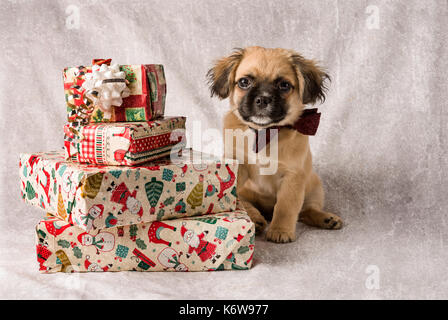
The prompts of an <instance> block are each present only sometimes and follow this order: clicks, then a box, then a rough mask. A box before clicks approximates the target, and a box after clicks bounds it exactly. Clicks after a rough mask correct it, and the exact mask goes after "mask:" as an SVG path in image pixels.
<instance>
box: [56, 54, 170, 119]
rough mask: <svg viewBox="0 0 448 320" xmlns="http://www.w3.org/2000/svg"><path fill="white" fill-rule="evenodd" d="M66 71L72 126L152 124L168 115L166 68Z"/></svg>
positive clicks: (98, 64) (98, 65)
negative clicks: (97, 123) (129, 123)
mask: <svg viewBox="0 0 448 320" xmlns="http://www.w3.org/2000/svg"><path fill="white" fill-rule="evenodd" d="M110 64H111V59H107V60H101V59H97V60H93V65H92V66H79V67H69V68H65V69H64V91H65V100H66V103H67V112H68V121H69V123H70V124H71V125H73V126H77V125H86V124H88V123H92V122H126V121H128V122H134V121H149V120H152V119H156V118H158V117H161V116H163V114H164V112H165V99H166V80H165V73H164V70H163V65H158V64H146V65H118V64H114V65H110Z"/></svg>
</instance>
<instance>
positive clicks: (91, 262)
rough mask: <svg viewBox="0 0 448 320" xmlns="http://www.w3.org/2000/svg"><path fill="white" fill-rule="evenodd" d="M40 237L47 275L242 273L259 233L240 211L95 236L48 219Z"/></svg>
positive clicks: (41, 260)
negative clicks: (154, 272) (87, 273)
mask: <svg viewBox="0 0 448 320" xmlns="http://www.w3.org/2000/svg"><path fill="white" fill-rule="evenodd" d="M36 235H37V237H36V239H37V243H36V250H37V261H38V263H39V270H40V271H41V272H43V273H53V272H88V271H126V270H133V271H212V270H226V269H233V270H242V269H249V268H250V267H251V265H252V257H253V254H254V242H255V227H254V224H253V223H252V221H251V220H250V218H249V217H248V215H247V214H246V212H244V211H243V210H240V209H238V210H236V211H233V212H223V213H217V214H213V215H206V216H201V217H189V218H183V219H174V220H167V221H155V222H147V223H141V224H135V225H129V226H124V227H113V228H107V229H103V230H96V231H95V232H90V233H88V232H85V230H83V229H81V228H78V227H76V226H72V225H70V224H69V223H67V222H65V221H63V220H61V219H59V218H57V217H46V218H44V219H43V220H42V221H40V222H39V223H38V225H37V227H36Z"/></svg>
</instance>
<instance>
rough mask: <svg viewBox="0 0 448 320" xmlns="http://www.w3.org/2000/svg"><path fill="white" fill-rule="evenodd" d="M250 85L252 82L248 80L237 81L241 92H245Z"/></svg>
mask: <svg viewBox="0 0 448 320" xmlns="http://www.w3.org/2000/svg"><path fill="white" fill-rule="evenodd" d="M251 85H252V80H251V79H250V78H241V79H240V80H238V87H240V88H241V89H243V90H247V89H249V88H250V86H251Z"/></svg>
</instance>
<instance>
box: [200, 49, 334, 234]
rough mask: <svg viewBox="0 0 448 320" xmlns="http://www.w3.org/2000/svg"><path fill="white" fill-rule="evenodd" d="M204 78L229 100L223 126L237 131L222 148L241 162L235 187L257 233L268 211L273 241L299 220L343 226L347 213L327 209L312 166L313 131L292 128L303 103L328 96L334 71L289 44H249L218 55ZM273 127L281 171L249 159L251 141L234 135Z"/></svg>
mask: <svg viewBox="0 0 448 320" xmlns="http://www.w3.org/2000/svg"><path fill="white" fill-rule="evenodd" d="M207 78H208V80H209V84H210V91H211V95H212V97H213V96H218V97H219V98H220V99H225V98H229V100H230V111H228V113H227V114H226V116H225V118H224V129H225V130H226V129H233V132H236V133H234V136H233V138H234V141H230V143H229V141H225V154H226V155H229V154H231V155H232V156H233V158H237V159H238V160H239V161H240V163H241V164H240V166H239V171H238V183H237V194H238V197H239V198H240V200H241V202H242V204H243V206H244V207H245V209H246V210H247V212H248V214H249V216H250V217H251V219H252V221H254V223H255V225H256V231H257V233H260V232H262V231H263V230H264V229H265V228H266V226H267V220H266V219H269V218H270V217H272V221H271V223H270V225H269V228H268V230H267V232H266V238H267V239H268V240H269V241H273V242H291V241H294V240H295V239H296V234H295V230H296V222H297V221H301V222H303V223H305V224H308V225H311V226H316V227H320V228H325V229H340V228H341V227H342V220H341V219H340V218H339V217H338V216H337V215H335V214H333V213H330V212H326V211H324V210H323V209H322V207H323V202H324V191H323V188H322V184H321V181H320V179H319V177H318V176H317V174H316V173H315V172H314V171H313V169H312V163H311V152H310V146H309V143H308V136H307V135H304V134H302V133H300V132H299V131H297V130H296V129H294V125H295V124H296V123H297V121H298V120H299V119H301V116H302V114H303V113H304V107H305V105H307V104H314V103H315V102H316V101H321V102H323V101H324V100H325V92H326V86H325V84H326V81H327V80H329V76H328V75H327V74H326V73H325V72H324V71H323V70H322V68H321V67H319V66H318V65H317V64H316V63H315V62H314V61H312V60H308V59H305V58H303V57H302V56H301V55H300V54H298V53H296V52H294V51H292V50H286V49H267V48H262V47H248V48H245V49H235V51H234V52H233V53H232V54H230V55H229V56H227V57H224V58H221V59H220V60H218V61H217V62H216V64H215V65H214V66H213V68H211V69H210V70H209V72H208V73H207ZM302 120H303V121H306V120H305V119H302ZM273 127H275V128H276V129H278V131H277V139H278V140H277V141H278V144H277V150H278V156H277V161H278V163H277V171H276V173H275V174H272V175H262V174H260V167H261V162H262V161H256V162H255V163H249V161H248V154H249V148H250V146H249V145H245V146H243V147H244V150H243V151H244V152H242V153H241V150H236V149H237V144H236V143H235V139H237V138H238V134H240V135H241V134H243V135H246V134H247V133H248V132H256V131H257V130H260V129H266V128H273ZM236 129H240V130H236ZM248 129H251V130H248ZM257 132H258V131H257ZM261 147H264V146H261ZM265 148H266V154H268V153H269V154H270V151H271V150H274V149H273V147H272V148H271V144H268V143H267V144H266V146H265ZM237 155H239V156H237ZM241 155H243V156H241ZM271 161H272V160H271ZM263 163H266V162H263Z"/></svg>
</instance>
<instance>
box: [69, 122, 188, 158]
mask: <svg viewBox="0 0 448 320" xmlns="http://www.w3.org/2000/svg"><path fill="white" fill-rule="evenodd" d="M185 120H186V119H185V117H162V118H159V119H157V120H152V121H148V122H115V123H94V124H89V125H85V126H80V127H78V128H73V127H71V126H70V125H68V124H67V125H65V127H64V132H65V136H64V149H65V158H66V159H67V160H70V161H74V162H80V163H91V164H104V165H127V166H133V165H137V164H139V163H144V162H147V161H150V160H155V159H159V158H162V157H164V156H168V155H169V154H170V152H171V150H172V148H177V149H181V148H184V147H185V144H186V138H185Z"/></svg>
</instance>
